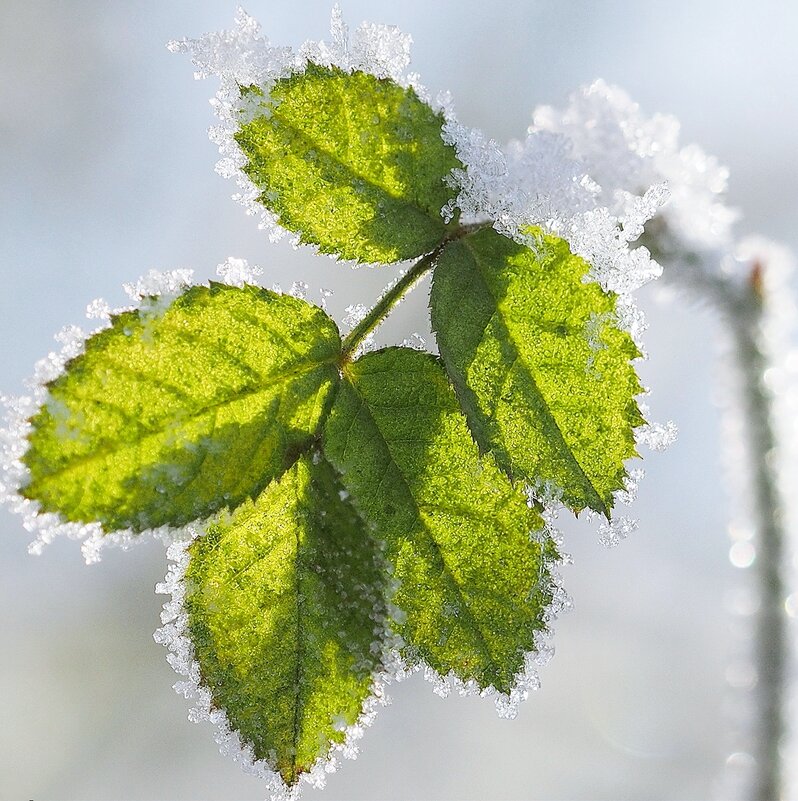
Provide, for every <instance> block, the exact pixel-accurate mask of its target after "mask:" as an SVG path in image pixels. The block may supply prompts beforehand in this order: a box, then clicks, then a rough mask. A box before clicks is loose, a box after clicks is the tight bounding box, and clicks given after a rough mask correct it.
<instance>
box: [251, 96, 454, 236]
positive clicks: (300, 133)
mask: <svg viewBox="0 0 798 801" xmlns="http://www.w3.org/2000/svg"><path fill="white" fill-rule="evenodd" d="M278 109H279V106H278ZM273 119H276V120H278V121H279V123H280V125H283V126H285V127H286V128H288V129H289V130H291V131H292V132H293V133H294V134H295V135H296V136H297V137H299V138H300V139H302V140H303V141H304V142H306V143H308V144H310V145H311V146H312V149H315V150H316V151H318V152H320V153H321V154H323V155H324V156H325V158H327V159H329V160H330V161H331V162H333V163H334V164H336V165H338V166H339V167H340V168H341V169H342V170H344V171H345V172H347V173H348V174H349V175H351V176H352V177H353V178H355V179H357V180H359V181H363V183H365V184H368V185H369V186H370V187H371V188H372V189H373V190H375V191H376V192H379V193H382V194H384V195H386V196H387V197H389V198H390V199H391V200H393V201H395V202H397V203H401V204H402V205H404V206H407V207H408V208H410V209H413V210H414V211H416V212H418V213H420V216H422V217H426V218H427V219H429V220H431V221H432V222H433V223H434V224H435V225H436V226H438V227H440V228H441V229H442V230H445V228H446V223H445V222H444V221H443V217H441V216H440V213H439V214H437V215H436V214H435V213H434V212H433V211H432V210H430V209H426V208H424V207H423V206H420V205H418V203H416V202H415V200H412V199H410V198H408V197H407V196H406V195H403V194H400V193H397V192H396V191H392V190H390V189H389V188H388V187H386V186H383V185H381V184H378V183H376V182H375V180H374V179H373V178H371V177H369V176H367V175H363V174H362V173H360V172H358V171H357V170H355V169H354V167H352V165H351V164H349V163H347V162H345V161H343V160H342V159H341V158H340V157H339V156H337V155H336V154H335V153H333V152H332V151H331V150H329V149H328V148H327V147H325V146H324V145H323V144H321V143H320V142H318V141H317V140H316V139H314V138H313V136H312V135H311V133H308V132H306V131H305V130H303V129H302V128H299V127H298V126H297V125H295V124H294V123H291V122H289V121H288V120H286V119H285V118H284V117H283V116H282V115H281V114H280V113H279V112H277V113H275V114H274V115H273ZM441 141H442V140H441ZM250 163H251V160H250ZM443 178H444V176H441V184H443Z"/></svg>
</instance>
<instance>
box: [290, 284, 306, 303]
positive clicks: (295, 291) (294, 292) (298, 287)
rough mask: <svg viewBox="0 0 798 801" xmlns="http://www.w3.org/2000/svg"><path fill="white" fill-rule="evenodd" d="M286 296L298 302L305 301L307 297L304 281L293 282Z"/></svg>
mask: <svg viewBox="0 0 798 801" xmlns="http://www.w3.org/2000/svg"><path fill="white" fill-rule="evenodd" d="M288 294H289V295H291V296H292V297H295V298H298V299H299V300H305V299H306V298H307V296H308V285H307V284H306V283H305V282H304V281H294V283H293V284H291V291H290V292H289V293H288Z"/></svg>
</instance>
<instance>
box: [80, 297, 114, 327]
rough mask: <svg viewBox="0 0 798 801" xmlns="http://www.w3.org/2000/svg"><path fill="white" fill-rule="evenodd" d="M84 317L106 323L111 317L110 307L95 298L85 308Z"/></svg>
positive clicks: (100, 299) (103, 301)
mask: <svg viewBox="0 0 798 801" xmlns="http://www.w3.org/2000/svg"><path fill="white" fill-rule="evenodd" d="M86 317H87V318H88V319H89V320H101V321H103V322H108V320H109V319H110V317H111V307H110V305H109V304H108V302H107V301H105V300H104V299H103V298H96V299H95V300H93V301H91V303H89V304H88V305H87V306H86Z"/></svg>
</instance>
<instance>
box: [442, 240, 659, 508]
mask: <svg viewBox="0 0 798 801" xmlns="http://www.w3.org/2000/svg"><path fill="white" fill-rule="evenodd" d="M533 233H535V231H534V230H533ZM588 270H589V265H588V264H587V263H586V262H585V261H584V260H583V259H581V258H579V257H578V256H574V255H572V254H571V252H570V250H569V248H568V243H567V242H565V241H564V240H562V239H559V238H557V237H555V236H544V235H543V234H542V233H541V232H540V231H537V241H536V244H535V247H534V249H531V248H529V247H525V246H523V245H519V244H517V243H516V242H513V241H512V240H510V239H507V238H506V237H503V236H501V235H500V234H498V233H496V231H494V230H492V229H483V230H481V231H479V232H477V233H474V234H472V235H470V236H467V237H464V238H463V239H460V240H458V241H456V242H452V243H450V244H448V245H447V246H446V247H445V249H444V251H443V253H442V254H441V257H440V259H439V262H438V265H437V267H436V269H435V273H434V275H433V287H432V293H431V297H430V308H431V312H432V326H433V329H434V331H435V332H436V336H437V341H438V347H439V350H440V354H441V357H442V359H443V362H444V364H445V366H446V369H447V370H448V372H449V376H450V377H451V379H452V382H453V383H454V386H455V389H456V390H457V394H458V396H459V398H460V402H461V404H462V408H463V410H464V411H465V413H466V417H467V418H468V423H469V426H470V427H471V430H472V432H473V434H474V437H475V438H476V440H477V442H478V443H479V445H480V447H481V448H482V449H483V450H485V451H491V452H492V453H493V454H494V455H495V457H496V460H497V462H498V463H499V464H500V465H501V466H502V467H503V468H504V469H505V470H506V471H507V472H508V473H509V474H510V475H511V477H513V478H514V479H522V480H524V481H527V482H529V483H530V484H531V485H532V486H539V485H546V484H549V485H554V487H555V488H558V489H559V490H561V491H562V497H563V502H564V503H566V504H567V505H568V506H570V507H571V508H572V509H573V510H574V511H576V512H578V511H580V510H581V509H583V508H585V507H590V508H591V509H594V510H596V511H597V512H601V513H603V514H605V515H607V517H609V514H610V509H611V508H612V504H613V498H612V493H613V491H614V490H618V489H621V488H622V487H623V479H624V476H625V475H626V470H625V468H624V460H625V459H627V458H629V457H632V456H637V452H636V451H635V442H634V436H633V429H634V428H635V427H636V426H639V425H641V424H642V423H643V422H644V420H643V418H642V417H641V414H640V410H639V409H638V406H637V402H636V400H635V396H636V395H637V394H639V393H640V392H641V391H642V387H641V385H640V382H639V380H638V378H637V374H636V373H635V370H634V368H633V366H632V364H631V360H633V359H635V358H637V357H639V356H640V352H639V351H638V349H637V347H636V346H635V344H634V342H633V341H632V338H631V337H630V336H629V334H628V333H626V332H625V331H623V330H621V329H620V328H619V327H618V326H617V324H616V317H615V308H616V296H615V295H614V294H612V293H608V292H605V291H603V290H602V289H601V287H600V286H599V285H598V284H596V283H586V282H585V280H584V278H585V275H586V273H587V272H588Z"/></svg>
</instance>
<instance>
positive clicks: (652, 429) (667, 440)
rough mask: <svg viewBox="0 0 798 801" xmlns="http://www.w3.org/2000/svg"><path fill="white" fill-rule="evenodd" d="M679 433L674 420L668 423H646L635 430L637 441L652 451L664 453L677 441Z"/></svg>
mask: <svg viewBox="0 0 798 801" xmlns="http://www.w3.org/2000/svg"><path fill="white" fill-rule="evenodd" d="M678 433H679V430H678V428H677V427H676V424H675V423H674V422H673V421H672V420H668V421H667V422H666V423H645V424H644V425H642V426H638V427H637V428H636V429H635V441H636V442H640V443H643V444H644V445H647V446H648V447H649V448H651V450H652V451H664V450H666V449H667V448H669V447H670V446H671V445H672V444H673V443H674V442H675V441H676V436H677V434H678Z"/></svg>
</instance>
